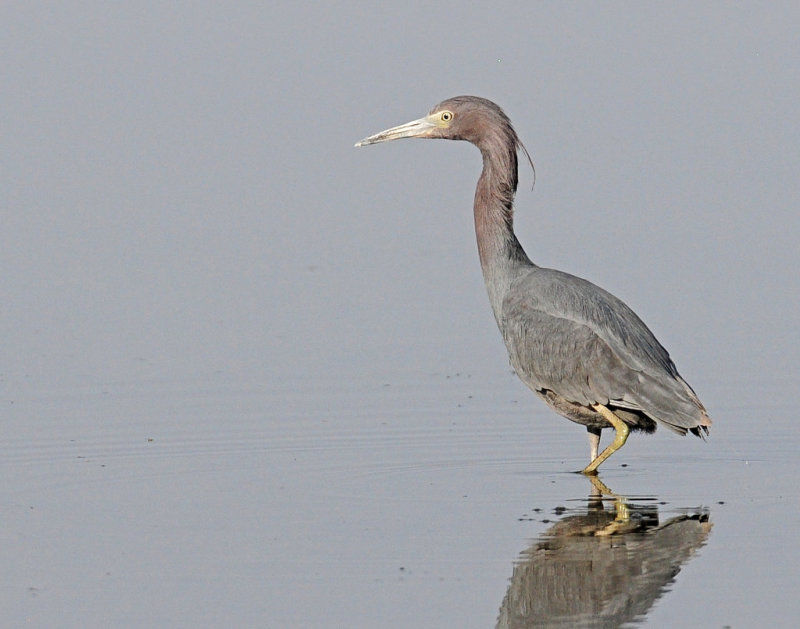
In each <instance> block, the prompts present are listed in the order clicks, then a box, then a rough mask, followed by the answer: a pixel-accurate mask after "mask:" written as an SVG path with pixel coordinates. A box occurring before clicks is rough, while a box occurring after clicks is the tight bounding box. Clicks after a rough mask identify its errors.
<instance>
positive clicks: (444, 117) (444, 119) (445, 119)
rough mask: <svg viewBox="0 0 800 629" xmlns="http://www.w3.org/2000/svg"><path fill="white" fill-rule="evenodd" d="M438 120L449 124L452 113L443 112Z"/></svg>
mask: <svg viewBox="0 0 800 629" xmlns="http://www.w3.org/2000/svg"><path fill="white" fill-rule="evenodd" d="M439 118H440V119H441V121H442V122H450V121H451V120H452V119H453V112H452V111H443V112H442V113H440V114H439Z"/></svg>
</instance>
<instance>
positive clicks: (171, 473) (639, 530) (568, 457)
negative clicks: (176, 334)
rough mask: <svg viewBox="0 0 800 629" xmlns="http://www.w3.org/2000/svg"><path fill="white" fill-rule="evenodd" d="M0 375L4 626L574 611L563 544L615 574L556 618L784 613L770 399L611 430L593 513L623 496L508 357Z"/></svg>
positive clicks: (280, 622)
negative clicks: (383, 368) (357, 366)
mask: <svg viewBox="0 0 800 629" xmlns="http://www.w3.org/2000/svg"><path fill="white" fill-rule="evenodd" d="M15 388H16V393H15V395H14V397H13V399H9V400H7V409H8V410H9V414H8V419H7V421H6V422H4V423H5V430H6V432H7V433H11V434H10V435H9V434H7V436H6V438H4V440H3V442H2V450H1V451H0V467H1V468H2V470H1V472H2V476H3V479H4V483H3V489H2V498H3V502H4V504H5V505H6V506H5V509H4V510H3V515H2V527H0V530H2V532H3V544H2V551H0V558H2V562H3V565H4V566H5V577H4V581H3V587H2V588H0V604H1V605H2V608H3V610H4V618H5V619H6V620H7V621H8V622H10V623H11V624H12V625H14V626H23V625H25V624H26V623H27V624H28V625H30V626H62V627H78V626H101V625H102V626H123V625H124V626H137V627H148V626H150V627H152V626H185V627H197V626H269V627H288V626H309V627H323V626H328V627H333V626H349V627H376V626H381V627H410V626H425V627H489V626H495V625H496V626H534V625H533V624H530V625H526V624H525V622H532V620H531V619H532V618H533V617H534V616H535V612H536V610H539V613H544V612H543V611H542V610H548V611H547V612H546V615H547V618H548V619H549V621H550V622H551V623H552V624H551V626H559V624H558V614H556V612H554V611H553V610H555V609H561V612H560V613H563V614H568V613H570V614H575V613H577V612H576V610H575V609H571V610H569V609H567V610H565V609H563V605H562V607H559V600H562V599H564V597H565V592H566V593H569V592H570V591H572V590H570V587H572V588H575V587H577V586H575V585H574V574H575V572H576V570H575V569H574V565H573V564H570V562H569V560H567V561H566V563H564V562H563V561H562V560H563V559H564V557H565V556H567V557H572V558H573V559H574V557H575V548H578V549H579V551H578V555H579V556H580V555H583V556H585V557H589V556H591V557H593V559H592V560H591V563H592V565H593V566H595V567H596V568H597V570H595V572H599V571H600V569H599V567H600V566H601V565H602V566H608V565H612V566H613V565H616V566H617V571H616V572H619V574H616V572H614V573H613V574H612V576H611V577H609V580H608V581H603V580H602V579H601V581H600V582H597V581H595V582H593V584H592V585H591V588H592V589H591V591H592V592H595V593H596V594H595V595H593V597H594V598H593V601H592V602H593V605H594V607H593V610H594V611H593V612H592V614H590V615H589V616H585V615H584V616H571V617H569V618H570V619H569V620H568V621H566V622H565V623H564V624H562V625H561V626H615V624H614V623H618V622H620V621H621V620H626V621H629V622H631V623H632V624H631V626H654V627H659V626H720V627H722V626H732V627H748V626H777V627H780V626H791V623H790V622H789V620H790V619H791V618H793V617H796V615H797V614H798V613H799V612H800V603H798V601H797V598H796V597H793V596H789V595H788V592H789V591H792V590H793V589H794V586H795V585H797V572H796V566H797V563H798V560H800V557H798V549H797V545H796V543H795V542H796V539H797V530H798V515H800V509H798V501H797V494H796V489H795V487H794V477H795V474H796V471H797V466H796V464H795V461H794V459H793V452H794V449H795V443H796V440H795V438H794V436H793V434H792V423H791V422H792V417H791V415H790V413H789V408H788V406H786V407H783V406H780V405H775V407H774V408H772V409H770V411H771V417H770V420H771V426H772V428H771V430H770V432H769V433H766V434H764V433H762V434H760V435H758V436H757V438H755V439H753V438H751V437H750V436H748V435H749V431H748V430H747V429H746V427H747V425H748V424H747V422H748V420H749V419H750V418H751V417H752V416H753V413H752V412H751V409H747V408H733V407H732V408H727V409H721V410H720V411H719V412H718V413H717V415H718V417H716V419H717V422H718V423H717V424H716V425H715V430H714V432H713V434H712V437H711V438H710V439H709V441H708V442H707V443H703V442H702V441H701V440H699V439H689V438H685V439H682V438H680V437H677V436H674V435H672V434H669V433H667V432H665V431H661V432H659V433H657V434H656V435H655V436H652V437H650V436H641V435H633V437H632V438H631V439H630V440H629V442H628V444H627V445H626V446H625V448H624V449H623V450H622V451H621V452H619V453H617V454H616V455H615V456H614V457H612V459H610V460H609V461H608V462H607V463H606V464H605V465H604V468H601V476H600V478H601V479H602V481H603V482H604V483H605V484H606V485H607V486H608V488H610V489H611V490H613V491H614V492H615V493H617V494H619V495H622V496H624V497H625V500H624V503H625V505H627V507H628V518H627V519H625V518H622V519H621V520H618V521H617V524H616V525H615V524H614V521H615V517H616V516H617V515H619V514H618V509H619V508H620V507H619V503H617V506H616V507H615V502H614V500H613V499H607V500H606V501H605V502H604V503H603V506H598V504H596V503H595V504H593V503H592V501H591V500H589V498H590V494H591V493H592V491H593V489H592V484H591V482H590V481H589V479H587V478H585V477H583V476H581V475H578V474H574V473H572V471H573V470H576V469H578V468H580V467H581V466H582V465H583V464H584V461H585V456H586V455H587V452H586V450H587V447H588V446H587V444H586V439H585V436H584V432H583V429H582V428H581V427H579V426H575V425H573V424H571V423H570V422H568V421H566V420H563V419H561V418H560V417H558V416H556V415H554V414H552V413H551V412H550V411H549V410H548V409H546V408H545V407H544V405H542V404H541V403H540V402H539V401H538V400H536V399H535V398H534V397H533V396H532V395H531V394H529V393H528V392H527V391H526V390H525V389H524V388H523V387H522V385H520V384H519V383H518V382H517V381H516V380H515V378H514V377H513V376H512V375H511V374H508V373H500V374H488V373H487V374H428V375H418V374H415V375H409V376H406V377H400V376H394V377H393V378H384V379H381V378H378V377H375V378H374V379H371V380H370V379H368V380H366V381H364V380H362V381H358V382H356V381H353V380H352V379H341V380H337V379H333V378H332V379H329V380H326V381H320V380H315V381H313V382H310V381H304V380H303V379H299V378H298V379H284V380H283V381H278V382H273V383H272V384H264V383H259V382H243V381H241V380H238V379H234V378H230V377H226V376H224V375H222V374H219V375H217V376H214V377H209V378H206V379H198V380H195V381H180V382H178V381H173V382H170V381H166V380H155V381H137V382H117V383H104V384H102V385H99V384H91V383H84V384H82V385H70V386H69V387H67V388H66V389H64V390H42V389H40V388H39V387H38V386H37V385H34V384H31V383H26V384H19V385H18V386H16V387H15ZM706 388H708V385H706ZM587 518H588V520H590V521H592V522H593V523H594V524H593V525H592V526H589V527H588V529H587V528H586V527H587V524H586V522H587ZM687 518H688V519H687ZM575 522H579V523H581V526H582V527H583V529H581V533H580V535H577V536H576V533H575V531H574V529H575V527H574V526H573V525H572V524H574V523H575ZM620 522H622V524H620ZM571 523H572V524H571ZM676 523H677V524H676ZM687 523H688V524H687ZM609 526H612V527H614V526H616V527H618V528H617V530H613V531H608V527H609ZM680 526H690V527H693V528H691V530H689V532H685V531H683V529H681V531H682V532H680V533H679V534H675V533H674V532H675V531H677V530H678V529H679V527H680ZM604 530H605V531H606V533H609V532H613V533H614V535H610V536H609V535H608V534H605V535H604V534H602V533H601V534H599V535H598V534H597V532H598V531H604ZM565 531H566V533H565ZM665 531H666V533H665ZM676 536H677V541H676V539H675V538H676ZM665 540H667V541H665ZM576 544H577V546H576ZM587 545H588V546H587ZM548 548H549V549H551V550H549V551H547V552H545V551H543V550H542V549H548ZM592 548H594V549H596V553H597V554H596V555H594V554H593V553H595V551H594V550H590V549H592ZM665 548H666V551H665V550H664V549H665ZM537 549H538V550H537ZM553 549H556V550H553ZM609 553H612V555H613V557H616V559H615V560H613V561H612V559H611V557H612V555H609ZM545 554H547V555H548V558H546V559H543V555H545ZM537 557H538V559H537ZM665 557H666V559H665ZM543 561H544V563H542V562H543ZM559 561H562V563H559ZM665 561H666V563H665ZM570 566H572V568H570ZM603 571H605V570H603ZM577 572H579V573H581V574H583V575H584V578H585V575H587V574H591V573H592V570H588V571H587V570H582V569H581V570H578V571H577ZM544 574H546V575H549V576H548V577H547V578H546V579H545V581H544V582H546V583H547V584H549V589H548V590H546V591H543V589H542V579H543V578H544V577H542V575H544ZM554 574H555V575H559V574H560V575H561V578H562V580H561V581H559V580H558V578H555V579H554V578H553V575H554ZM537 575H538V581H537ZM570 575H572V576H570ZM620 579H623V581H622V582H620ZM625 579H630V580H631V581H630V583H628V582H626V581H625ZM537 584H538V585H537ZM587 587H589V586H588V585H587V584H586V583H585V582H584V583H583V585H582V586H581V590H582V591H584V592H585V591H586V589H587ZM550 590H553V591H554V592H555V594H553V595H552V596H550V597H549V598H548V595H547V592H549V591H550ZM755 592H757V593H758V595H757V596H756V595H754V593H755ZM601 593H602V594H601ZM559 597H561V598H559ZM566 600H571V601H573V602H575V601H576V600H577V599H576V597H575V596H572V595H567V596H566ZM562 602H563V600H562ZM510 610H516V611H515V612H514V613H515V614H516V616H514V615H513V614H511V611H510ZM532 610H533V611H532ZM579 611H580V610H579ZM531 614H533V616H532V615H531ZM510 617H513V618H515V619H516V620H515V622H516V624H513V623H511V624H509V618H510ZM604 617H605V618H607V619H608V620H607V623H608V624H602V622H601V621H602V619H603V618H604ZM513 618H512V619H513ZM580 618H583V621H584V624H583V625H581V624H580V623H579V622H578V620H576V619H580ZM539 619H541V616H539ZM589 620H591V622H589ZM265 622H266V625H265ZM593 623H595V624H593Z"/></svg>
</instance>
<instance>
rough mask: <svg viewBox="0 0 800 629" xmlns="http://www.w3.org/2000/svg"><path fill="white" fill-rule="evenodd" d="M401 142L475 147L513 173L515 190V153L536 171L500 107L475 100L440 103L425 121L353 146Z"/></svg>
mask: <svg viewBox="0 0 800 629" xmlns="http://www.w3.org/2000/svg"><path fill="white" fill-rule="evenodd" d="M401 138H441V139H444V140H466V141H467V142H471V143H472V144H474V145H475V146H477V147H478V148H479V149H480V150H481V153H482V154H483V156H484V159H487V156H490V155H491V156H493V157H496V158H499V159H500V160H501V163H502V164H504V165H505V166H504V168H505V169H506V170H513V173H514V176H513V185H512V186H511V187H512V188H513V189H515V190H516V181H517V179H516V177H517V174H516V173H517V150H518V149H522V151H523V152H524V153H525V157H527V158H528V163H530V165H531V169H533V174H534V180H535V178H536V169H534V168H533V161H532V160H531V156H530V155H529V154H528V151H527V150H526V149H525V147H524V146H523V144H522V142H520V140H519V137H518V136H517V133H516V131H514V127H512V126H511V121H510V120H509V119H508V116H506V114H505V113H504V112H503V110H502V109H500V107H498V106H497V105H495V104H494V103H493V102H492V101H490V100H486V99H485V98H480V97H478V96H456V97H454V98H448V99H447V100H445V101H442V102H441V103H439V104H438V105H436V106H435V107H434V108H433V109H431V111H430V113H429V114H428V115H427V116H425V117H424V118H419V119H417V120H412V121H411V122H407V123H405V124H401V125H400V126H398V127H392V128H391V129H386V131H381V132H380V133H376V134H375V135H371V136H369V137H368V138H364V139H363V140H361V142H358V143H357V144H356V146H366V145H367V144H377V143H378V142H388V141H389V140H399V139H401Z"/></svg>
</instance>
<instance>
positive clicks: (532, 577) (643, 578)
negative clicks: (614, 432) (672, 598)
mask: <svg viewBox="0 0 800 629" xmlns="http://www.w3.org/2000/svg"><path fill="white" fill-rule="evenodd" d="M590 480H591V481H592V493H591V495H590V497H589V501H588V504H587V506H586V507H584V508H580V509H575V510H567V511H565V512H563V513H565V514H566V515H564V517H562V518H561V519H560V520H559V521H558V522H557V523H556V524H554V525H553V526H551V527H550V528H549V529H548V530H547V531H545V532H544V533H543V534H542V535H541V536H540V537H539V539H538V540H537V541H536V543H534V544H533V545H532V546H531V547H530V548H528V549H527V550H525V551H524V552H523V553H522V554H521V555H520V558H519V560H518V562H517V563H516V565H515V567H514V571H513V574H512V575H511V584H510V585H509V588H508V593H507V594H506V597H505V599H504V600H503V604H502V605H501V607H500V616H499V618H498V620H497V627H508V628H511V629H522V628H524V627H618V626H619V625H621V624H623V623H625V622H631V621H635V620H637V619H638V620H641V619H643V618H644V615H645V614H646V613H647V611H648V610H649V609H650V607H651V606H652V605H653V603H654V602H655V601H656V600H658V598H660V597H661V595H662V594H663V593H664V592H665V591H666V589H667V588H668V586H669V585H670V584H671V583H672V582H673V581H674V579H675V576H676V575H677V574H678V572H679V571H680V569H681V567H682V566H683V564H684V563H686V562H687V561H688V560H689V559H690V558H691V557H692V555H693V554H694V553H695V551H697V549H699V548H700V547H701V546H703V544H704V543H705V541H706V538H707V537H708V534H709V531H710V530H711V523H710V522H709V519H708V515H709V514H708V510H707V509H704V508H703V509H697V510H694V511H693V512H690V513H687V514H685V515H678V516H675V517H672V518H670V519H669V520H667V521H666V522H663V523H661V522H660V521H659V517H658V507H657V506H656V505H655V504H649V505H646V506H642V505H637V504H633V503H629V502H628V501H627V500H626V499H625V498H623V497H622V496H618V495H616V494H613V493H612V492H611V491H610V490H608V488H607V487H606V486H605V485H603V483H602V482H601V481H600V480H599V479H597V478H596V477H595V478H591V479H590ZM604 497H606V499H607V500H606V501H608V502H609V506H608V507H606V501H604ZM608 499H610V500H608ZM612 504H613V506H611V505H612Z"/></svg>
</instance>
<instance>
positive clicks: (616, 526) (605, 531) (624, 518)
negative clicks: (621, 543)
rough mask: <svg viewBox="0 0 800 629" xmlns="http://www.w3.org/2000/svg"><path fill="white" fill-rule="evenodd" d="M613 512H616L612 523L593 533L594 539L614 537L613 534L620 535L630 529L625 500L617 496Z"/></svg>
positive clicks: (628, 512)
mask: <svg viewBox="0 0 800 629" xmlns="http://www.w3.org/2000/svg"><path fill="white" fill-rule="evenodd" d="M614 510H615V511H616V517H615V518H614V521H613V522H609V523H608V524H607V525H606V526H604V527H603V528H602V529H600V530H599V531H597V532H595V534H594V535H595V537H608V536H609V535H614V534H615V533H620V532H622V531H626V530H627V529H629V528H630V523H631V514H630V511H629V510H628V503H627V502H625V498H623V497H622V496H617V499H616V500H615V501H614Z"/></svg>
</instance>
